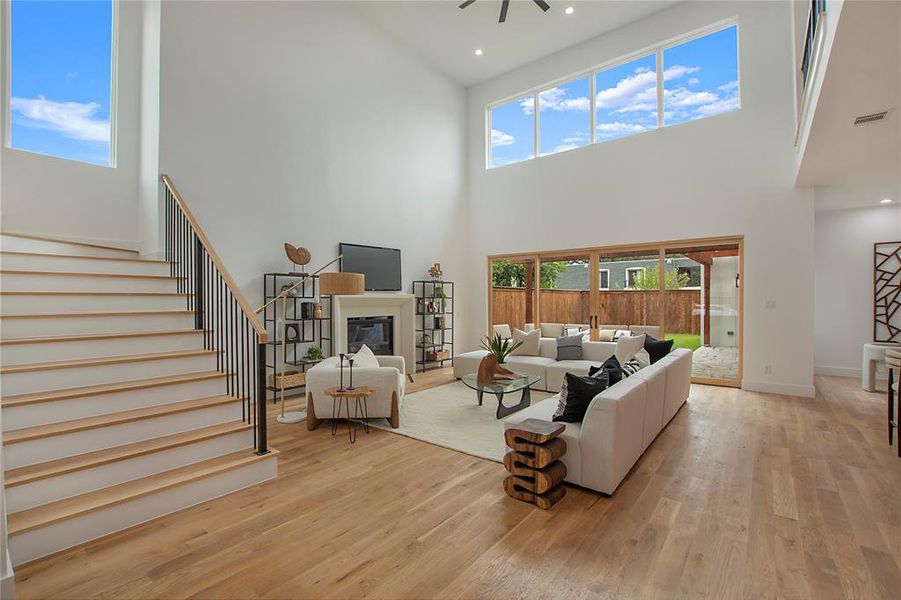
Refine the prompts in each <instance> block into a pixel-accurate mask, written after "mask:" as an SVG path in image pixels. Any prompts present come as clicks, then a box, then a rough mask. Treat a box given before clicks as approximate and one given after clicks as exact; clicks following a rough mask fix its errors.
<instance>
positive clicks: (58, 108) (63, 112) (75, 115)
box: [10, 96, 110, 142]
mask: <svg viewBox="0 0 901 600" xmlns="http://www.w3.org/2000/svg"><path fill="white" fill-rule="evenodd" d="M10 109H11V111H12V112H13V114H14V115H16V116H18V117H19V118H18V119H16V123H17V124H19V125H22V126H24V127H33V128H35V129H47V130H49V131H55V132H57V133H60V134H62V135H63V136H65V137H67V138H72V139H75V140H84V141H88V142H108V141H109V139H110V124H109V121H108V120H103V119H99V118H97V116H96V115H97V112H98V111H99V110H100V105H99V104H97V103H96V102H88V103H81V102H55V101H53V100H47V99H46V98H44V97H43V96H38V97H37V98H12V100H11V101H10Z"/></svg>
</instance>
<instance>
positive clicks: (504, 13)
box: [497, 0, 510, 23]
mask: <svg viewBox="0 0 901 600" xmlns="http://www.w3.org/2000/svg"><path fill="white" fill-rule="evenodd" d="M508 8H510V0H504V2H503V3H502V4H501V18H500V19H498V20H497V22H498V23H503V22H504V21H506V20H507V9H508Z"/></svg>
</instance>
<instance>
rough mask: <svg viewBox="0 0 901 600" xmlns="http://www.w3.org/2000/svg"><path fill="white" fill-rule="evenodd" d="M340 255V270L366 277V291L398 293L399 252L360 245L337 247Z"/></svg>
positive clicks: (399, 284) (399, 286) (400, 286)
mask: <svg viewBox="0 0 901 600" xmlns="http://www.w3.org/2000/svg"><path fill="white" fill-rule="evenodd" d="M338 253H339V254H341V270H342V271H343V272H345V273H362V274H363V275H364V276H365V277H366V289H367V290H368V291H371V292H399V291H400V290H401V288H402V283H401V275H400V250H398V249H397V248H380V247H378V246H362V245H360V244H345V243H341V244H339V245H338Z"/></svg>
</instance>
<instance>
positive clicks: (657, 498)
mask: <svg viewBox="0 0 901 600" xmlns="http://www.w3.org/2000/svg"><path fill="white" fill-rule="evenodd" d="M447 379H448V374H447V372H446V371H445V372H435V373H433V374H431V375H429V376H428V377H425V376H419V381H418V382H417V386H426V385H432V384H437V383H440V382H443V381H445V380H447ZM817 389H818V390H819V394H818V397H817V398H816V399H815V400H814V399H801V398H790V397H785V396H775V395H765V394H755V393H749V392H743V391H741V390H734V389H727V388H714V387H705V386H694V387H693V388H692V393H691V399H690V400H689V402H688V404H687V405H686V406H685V407H683V408H682V410H681V411H680V412H679V414H678V415H677V416H676V417H675V419H674V420H673V421H672V422H671V423H670V425H669V426H668V427H667V428H666V429H665V430H664V431H663V432H662V433H661V435H660V437H659V438H658V439H657V440H656V441H655V442H654V444H652V445H651V447H650V448H649V449H648V451H647V452H646V453H645V455H644V457H643V458H642V459H641V460H640V461H639V463H638V464H637V465H636V466H635V468H634V469H633V470H632V472H631V473H630V475H629V477H628V478H627V479H626V480H625V481H624V482H623V484H622V485H621V486H620V489H619V490H618V491H617V493H616V494H615V495H614V496H613V497H612V498H604V497H602V496H599V495H597V494H595V493H592V492H589V491H585V490H581V489H578V488H575V487H569V488H568V493H567V496H566V498H564V499H563V501H561V502H560V504H558V505H557V506H556V507H554V509H553V510H550V511H541V510H538V509H535V508H533V507H531V506H530V505H527V504H523V503H520V502H517V501H514V500H512V499H510V498H508V497H507V496H505V495H504V493H503V491H502V489H501V479H502V478H503V476H504V471H503V467H502V466H501V465H499V464H495V463H492V462H488V461H485V460H481V459H477V458H473V457H471V456H467V455H464V454H459V453H457V452H453V451H450V450H445V449H442V448H438V447H435V446H431V445H429V444H424V443H422V442H417V441H414V440H411V439H408V438H405V437H402V436H398V435H394V434H391V433H387V432H384V431H379V430H373V431H372V433H370V434H369V435H365V434H360V436H359V438H358V441H357V443H356V444H354V445H353V446H351V445H350V444H349V443H348V441H347V437H346V435H338V436H335V437H332V436H331V435H330V433H329V428H328V427H320V428H319V429H318V430H317V431H314V432H307V431H306V429H305V427H304V426H303V425H300V426H291V425H278V424H275V423H273V424H272V425H271V427H270V432H271V439H272V444H273V445H274V446H276V447H277V448H278V449H279V450H281V455H280V460H279V463H280V464H279V478H278V480H277V481H274V482H270V483H267V484H265V485H261V486H257V487H254V488H251V489H248V490H245V491H242V492H239V493H236V494H233V495H231V496H228V497H225V498H222V499H219V500H215V501H212V502H208V503H206V504H203V505H200V506H197V507H194V508H191V509H188V510H185V511H183V512H181V513H178V514H176V515H172V516H168V517H164V518H161V519H158V520H156V521H154V522H152V523H148V524H146V525H143V526H141V527H138V528H136V529H133V530H130V531H128V532H125V533H122V534H117V535H113V536H111V537H109V538H107V539H104V540H101V541H98V542H93V543H91V544H88V545H86V546H83V547H81V548H78V549H75V550H72V551H69V552H67V553H64V554H61V555H58V556H55V557H53V558H51V559H47V560H44V561H41V562H37V563H33V564H32V565H29V566H26V567H22V568H19V569H18V570H17V592H18V595H19V597H21V598H47V597H67V598H80V597H90V596H104V597H111V598H113V597H123V598H125V597H127V598H142V597H143V598H181V597H192V596H193V597H203V598H224V597H228V598H289V597H329V598H359V597H369V598H404V597H442V598H456V597H463V598H471V597H499V598H509V597H530V598H551V597H559V598H581V597H622V598H638V597H668V598H686V597H708V598H738V597H755V598H757V597H760V598H763V597H767V598H774V597H781V598H795V597H801V598H803V597H810V598H838V597H848V598H899V597H901V569H899V566H901V459H899V458H897V456H896V453H895V450H894V449H892V448H889V446H888V445H887V443H886V434H885V427H884V424H885V410H884V407H885V405H884V401H883V398H884V396H883V395H882V394H881V393H876V394H869V393H865V392H862V391H860V389H859V382H858V381H855V380H853V379H842V378H830V377H821V378H818V379H817ZM342 433H343V432H342Z"/></svg>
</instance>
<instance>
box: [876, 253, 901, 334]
mask: <svg viewBox="0 0 901 600" xmlns="http://www.w3.org/2000/svg"><path fill="white" fill-rule="evenodd" d="M873 341H874V342H901V242H877V243H876V244H873Z"/></svg>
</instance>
